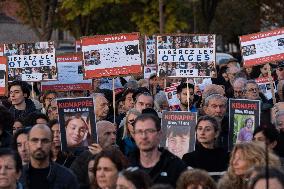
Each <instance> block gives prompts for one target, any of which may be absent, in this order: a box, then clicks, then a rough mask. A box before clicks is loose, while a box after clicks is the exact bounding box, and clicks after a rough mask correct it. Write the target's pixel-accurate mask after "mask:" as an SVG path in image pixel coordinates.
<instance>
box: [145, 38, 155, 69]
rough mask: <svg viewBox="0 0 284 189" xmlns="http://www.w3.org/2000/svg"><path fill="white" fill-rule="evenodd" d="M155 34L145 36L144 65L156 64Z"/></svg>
mask: <svg viewBox="0 0 284 189" xmlns="http://www.w3.org/2000/svg"><path fill="white" fill-rule="evenodd" d="M155 39H156V38H155V36H145V63H144V65H153V64H156V59H155V58H156V57H155V55H156V51H155V50H156V49H155V43H156V41H155Z"/></svg>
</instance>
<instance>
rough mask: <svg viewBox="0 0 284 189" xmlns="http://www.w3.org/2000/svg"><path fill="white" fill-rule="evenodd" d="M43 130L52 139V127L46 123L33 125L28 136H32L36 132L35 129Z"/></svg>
mask: <svg viewBox="0 0 284 189" xmlns="http://www.w3.org/2000/svg"><path fill="white" fill-rule="evenodd" d="M38 130H42V131H44V133H45V134H46V137H47V138H49V139H50V140H51V139H52V132H51V130H50V128H49V127H48V126H47V125H45V124H36V125H35V126H33V127H32V128H31V130H30V132H29V134H28V138H30V135H31V134H32V133H34V132H35V131H38Z"/></svg>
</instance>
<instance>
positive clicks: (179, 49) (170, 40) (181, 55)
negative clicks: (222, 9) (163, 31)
mask: <svg viewBox="0 0 284 189" xmlns="http://www.w3.org/2000/svg"><path fill="white" fill-rule="evenodd" d="M215 44H216V42H215V35H178V34H175V35H161V36H157V37H156V58H157V64H158V76H159V77H211V73H213V72H215V70H216V67H215V62H216V50H215V46H216V45H215Z"/></svg>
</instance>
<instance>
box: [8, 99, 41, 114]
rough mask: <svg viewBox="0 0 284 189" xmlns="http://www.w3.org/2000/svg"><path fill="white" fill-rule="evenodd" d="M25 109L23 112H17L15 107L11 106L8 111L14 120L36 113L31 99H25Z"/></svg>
mask: <svg viewBox="0 0 284 189" xmlns="http://www.w3.org/2000/svg"><path fill="white" fill-rule="evenodd" d="M25 102H26V109H25V110H17V109H16V108H15V106H11V108H10V109H9V112H10V113H11V114H12V115H13V116H14V118H15V119H18V118H25V117H27V116H28V115H29V114H30V113H32V112H35V111H37V110H36V107H35V104H34V103H33V101H32V100H31V99H26V100H25Z"/></svg>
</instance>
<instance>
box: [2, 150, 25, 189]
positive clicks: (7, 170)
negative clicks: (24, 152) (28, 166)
mask: <svg viewBox="0 0 284 189" xmlns="http://www.w3.org/2000/svg"><path fill="white" fill-rule="evenodd" d="M16 164H17V163H16V161H15V159H14V158H13V156H12V155H8V154H7V155H1V156H0V188H16V183H17V181H18V180H19V178H20V176H21V170H18V168H17V165H16Z"/></svg>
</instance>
